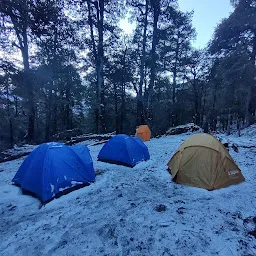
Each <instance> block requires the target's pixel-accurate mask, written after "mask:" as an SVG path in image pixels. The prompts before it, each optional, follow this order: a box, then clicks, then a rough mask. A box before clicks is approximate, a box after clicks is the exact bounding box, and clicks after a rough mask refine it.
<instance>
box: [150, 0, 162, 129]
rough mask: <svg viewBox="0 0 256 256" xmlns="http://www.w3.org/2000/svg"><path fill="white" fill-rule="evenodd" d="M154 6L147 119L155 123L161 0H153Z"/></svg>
mask: <svg viewBox="0 0 256 256" xmlns="http://www.w3.org/2000/svg"><path fill="white" fill-rule="evenodd" d="M151 4H152V6H153V39H152V48H151V69H150V72H151V73H150V82H149V88H148V106H147V121H148V122H149V123H150V124H151V126H152V124H153V109H152V108H153V102H152V97H153V90H154V85H155V80H156V60H157V56H156V47H157V44H158V28H157V24H158V18H159V14H160V0H151Z"/></svg>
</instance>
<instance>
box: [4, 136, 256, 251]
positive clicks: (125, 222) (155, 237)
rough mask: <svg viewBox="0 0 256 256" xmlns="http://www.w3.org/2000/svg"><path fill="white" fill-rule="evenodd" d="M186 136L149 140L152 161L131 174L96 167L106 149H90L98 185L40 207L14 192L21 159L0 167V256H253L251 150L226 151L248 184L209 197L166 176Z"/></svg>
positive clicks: (255, 179)
mask: <svg viewBox="0 0 256 256" xmlns="http://www.w3.org/2000/svg"><path fill="white" fill-rule="evenodd" d="M187 137H188V135H177V136H167V137H162V138H159V139H152V140H151V141H149V142H147V143H146V144H147V146H148V148H149V152H150V156H151V159H150V160H149V161H147V162H143V163H140V164H138V165H137V166H136V167H134V168H133V169H132V168H128V167H123V166H118V165H112V164H107V163H102V162H97V161H96V159H97V154H98V152H99V151H100V149H101V147H102V146H103V144H101V145H96V146H89V149H90V151H91V154H92V157H93V159H94V166H95V170H96V173H97V176H96V182H95V183H94V184H92V185H91V186H89V187H85V188H82V189H79V190H77V191H74V192H71V193H70V194H68V195H65V196H62V197H60V198H59V199H55V200H53V201H52V202H50V203H49V204H47V205H46V206H43V207H41V208H40V203H39V201H38V200H37V199H35V198H33V197H31V196H28V195H22V193H21V191H20V189H19V188H17V187H15V186H13V185H11V179H12V178H13V176H14V174H15V173H16V171H17V170H18V168H19V166H20V164H21V163H22V161H23V160H24V158H22V159H18V160H14V161H12V162H6V163H2V164H0V255H1V256H2V255H7V256H10V255H17V256H18V255H26V256H29V255H63V256H64V255H67V256H71V255H93V256H94V255H109V256H115V255H133V256H134V255H156V256H158V255H175V256H176V255H177V256H182V255H184V256H185V255H186V256H187V255H196V256H201V255H202V256H203V255H221V256H229V255H232V256H234V255H239V256H240V255H246V256H249V255H256V239H255V238H254V237H253V236H252V235H249V234H248V232H250V231H253V230H255V222H254V220H255V219H253V217H255V216H256V208H255V206H256V201H255V197H256V161H255V157H256V148H239V153H235V152H234V151H232V149H231V152H230V153H231V155H232V156H233V157H234V159H235V161H236V162H237V164H238V165H239V167H240V168H241V170H242V172H243V175H244V176H245V179H246V181H245V182H243V183H241V184H239V185H234V186H231V187H228V188H225V189H220V190H216V191H211V192H209V191H207V190H203V189H199V188H193V187H188V186H183V185H179V184H175V183H174V182H172V181H171V177H170V175H169V173H168V172H167V170H166V163H167V162H168V160H169V159H170V158H171V156H172V154H173V153H174V152H175V150H176V149H177V148H178V146H179V144H180V143H181V142H182V141H184V140H185V139H186V138H187ZM221 137H222V138H223V137H224V136H223V135H222V136H221ZM228 140H229V141H230V142H235V143H237V144H238V145H248V143H249V144H250V145H254V146H256V139H254V138H253V137H250V136H243V137H241V138H237V137H236V136H229V137H228ZM159 205H162V206H160V207H159Z"/></svg>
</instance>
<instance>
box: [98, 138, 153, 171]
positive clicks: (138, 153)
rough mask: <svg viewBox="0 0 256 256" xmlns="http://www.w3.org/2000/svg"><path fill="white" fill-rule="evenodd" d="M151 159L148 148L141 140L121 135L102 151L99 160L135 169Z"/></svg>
mask: <svg viewBox="0 0 256 256" xmlns="http://www.w3.org/2000/svg"><path fill="white" fill-rule="evenodd" d="M149 158H150V156H149V152H148V148H147V146H146V145H145V144H144V143H143V141H142V140H141V139H140V138H133V137H130V136H128V135H125V134H119V135H116V136H114V137H113V138H111V139H110V140H109V141H108V142H107V143H106V144H105V145H104V146H103V147H102V149H101V151H100V153H99V155H98V160H99V161H103V162H109V163H116V164H122V165H125V166H130V167H134V166H135V165H136V164H137V163H139V162H142V161H146V160H148V159H149Z"/></svg>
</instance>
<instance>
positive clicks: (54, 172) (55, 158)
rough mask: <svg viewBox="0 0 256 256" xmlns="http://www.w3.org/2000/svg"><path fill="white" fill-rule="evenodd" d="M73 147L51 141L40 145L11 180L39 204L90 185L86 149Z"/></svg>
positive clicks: (88, 157)
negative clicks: (36, 198) (73, 188)
mask: <svg viewBox="0 0 256 256" xmlns="http://www.w3.org/2000/svg"><path fill="white" fill-rule="evenodd" d="M84 147H86V146H84ZM74 148H75V147H74ZM74 148H72V147H68V146H66V145H64V144H61V143H55V142H52V143H44V144H42V145H40V146H39V147H37V148H36V149H34V150H33V151H32V152H31V153H30V154H29V155H28V157H27V158H26V159H25V160H24V162H23V163H22V165H21V166H20V168H19V170H18V171H17V173H16V175H15V176H14V178H13V180H12V181H13V182H14V183H15V184H17V185H19V186H20V187H21V188H22V189H24V190H26V191H29V192H31V193H33V194H35V195H36V196H37V197H38V198H39V199H40V200H41V201H42V202H47V201H49V200H51V199H52V198H54V197H55V196H56V195H58V194H59V193H62V192H63V191H65V190H67V189H70V188H72V187H75V186H78V185H81V184H87V183H90V182H93V181H94V180H95V174H94V169H93V164H92V159H91V156H90V154H89V150H88V149H87V148H86V149H84V151H83V150H82V148H79V150H78V149H77V148H76V149H74ZM78 151H79V153H77V152H78ZM83 152H84V153H85V156H83V155H82V153H83Z"/></svg>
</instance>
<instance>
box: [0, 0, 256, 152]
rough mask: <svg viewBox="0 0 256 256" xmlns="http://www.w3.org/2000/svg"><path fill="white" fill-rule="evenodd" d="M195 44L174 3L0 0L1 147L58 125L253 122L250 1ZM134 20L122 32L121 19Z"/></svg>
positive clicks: (40, 136)
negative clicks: (197, 46) (206, 40)
mask: <svg viewBox="0 0 256 256" xmlns="http://www.w3.org/2000/svg"><path fill="white" fill-rule="evenodd" d="M231 4H232V5H233V6H234V11H233V13H232V14H231V15H230V16H229V17H228V18H227V19H224V20H223V21H222V22H221V23H220V24H219V25H218V26H217V27H216V30H215V33H214V35H213V37H212V40H211V41H210V42H209V44H208V47H207V48H206V49H203V50H197V49H194V48H193V47H192V45H191V43H192V42H193V40H194V39H195V37H196V31H195V29H194V28H193V27H192V21H191V20H192V15H193V13H184V12H181V11H180V9H179V6H178V1H176V0H127V1H124V0H115V1H114V0H1V1H0V114H1V122H0V130H1V133H0V144H1V146H0V147H1V148H4V147H12V146H13V145H14V144H15V143H20V142H29V143H41V142H44V141H50V140H52V139H53V135H55V134H58V133H60V132H63V131H66V130H71V129H75V128H77V129H79V130H80V131H81V132H83V133H90V132H92V133H106V132H112V131H116V132H117V133H127V134H134V133H135V128H136V126H137V125H140V124H145V123H146V124H148V125H149V126H150V128H151V130H152V132H153V135H159V134H163V133H165V131H166V130H167V129H168V128H169V127H171V126H176V125H179V124H184V123H187V122H194V123H196V124H197V125H200V126H203V127H208V128H209V129H210V130H211V131H215V130H216V129H222V130H226V131H229V129H230V125H231V124H237V127H238V128H240V127H242V126H246V125H250V124H252V123H253V122H254V121H255V111H256V69H255V68H256V22H255V21H256V1H255V0H233V1H231ZM127 15H128V16H129V17H130V19H131V20H132V21H133V23H134V24H135V26H136V27H135V30H134V33H133V34H132V35H129V36H127V35H125V34H124V33H123V32H122V30H121V29H120V27H119V25H118V24H119V21H120V20H121V19H123V18H124V17H126V16H127Z"/></svg>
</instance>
